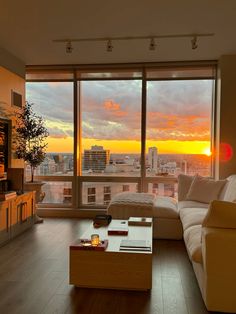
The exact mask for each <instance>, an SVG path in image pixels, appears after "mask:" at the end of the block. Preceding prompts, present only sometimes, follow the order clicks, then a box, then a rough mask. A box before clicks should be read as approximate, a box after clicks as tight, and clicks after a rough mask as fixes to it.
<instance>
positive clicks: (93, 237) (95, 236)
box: [91, 234, 100, 246]
mask: <svg viewBox="0 0 236 314" xmlns="http://www.w3.org/2000/svg"><path fill="white" fill-rule="evenodd" d="M91 244H92V246H98V245H99V244H100V239H99V234H92V235H91Z"/></svg>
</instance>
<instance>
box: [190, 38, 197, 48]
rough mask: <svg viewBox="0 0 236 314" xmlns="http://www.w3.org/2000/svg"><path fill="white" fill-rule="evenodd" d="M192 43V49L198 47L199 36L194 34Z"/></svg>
mask: <svg viewBox="0 0 236 314" xmlns="http://www.w3.org/2000/svg"><path fill="white" fill-rule="evenodd" d="M191 45H192V49H197V47H198V44H197V36H193V38H192V39H191Z"/></svg>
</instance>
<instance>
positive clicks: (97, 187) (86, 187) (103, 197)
mask: <svg viewBox="0 0 236 314" xmlns="http://www.w3.org/2000/svg"><path fill="white" fill-rule="evenodd" d="M137 189H138V184H137V183H126V182H112V183H111V182H109V183H108V182H83V189H82V197H83V199H82V202H83V204H84V205H108V204H109V203H110V200H111V198H112V197H113V196H115V195H116V194H117V193H121V192H124V191H129V192H137Z"/></svg>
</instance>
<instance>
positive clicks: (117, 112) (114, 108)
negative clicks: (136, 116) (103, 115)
mask: <svg viewBox="0 0 236 314" xmlns="http://www.w3.org/2000/svg"><path fill="white" fill-rule="evenodd" d="M103 107H104V109H105V110H107V111H109V112H112V114H113V116H116V117H125V116H127V114H128V112H126V111H122V110H121V108H120V104H116V103H114V102H113V101H112V100H106V101H105V102H104V105H103Z"/></svg>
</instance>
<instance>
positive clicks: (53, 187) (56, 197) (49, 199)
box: [42, 181, 72, 205]
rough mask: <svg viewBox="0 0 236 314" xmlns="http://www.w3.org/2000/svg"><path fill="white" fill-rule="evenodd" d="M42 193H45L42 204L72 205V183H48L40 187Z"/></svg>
mask: <svg viewBox="0 0 236 314" xmlns="http://www.w3.org/2000/svg"><path fill="white" fill-rule="evenodd" d="M42 192H45V197H44V199H43V201H42V203H44V204H45V203H49V204H65V205H71V204H72V182H61V181H48V182H46V184H44V185H43V186H42Z"/></svg>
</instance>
